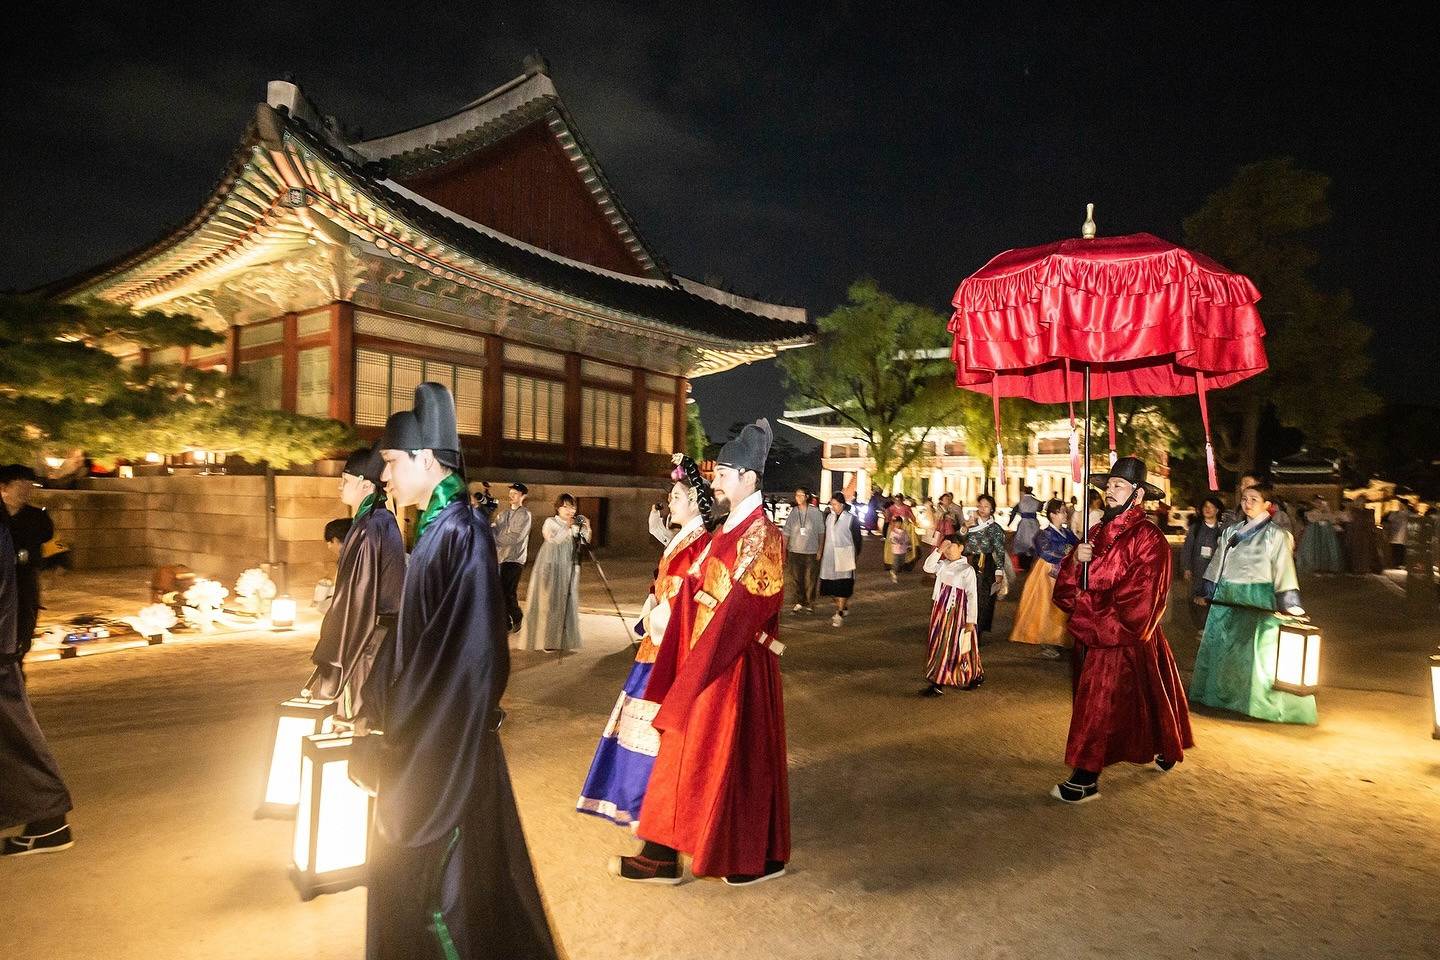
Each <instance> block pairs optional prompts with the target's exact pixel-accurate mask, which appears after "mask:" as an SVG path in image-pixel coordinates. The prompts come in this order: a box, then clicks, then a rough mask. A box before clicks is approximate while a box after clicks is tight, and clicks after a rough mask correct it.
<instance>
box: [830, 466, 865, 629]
mask: <svg viewBox="0 0 1440 960" xmlns="http://www.w3.org/2000/svg"><path fill="white" fill-rule="evenodd" d="M829 506H830V509H829V510H827V511H825V528H824V541H823V543H822V544H821V548H820V595H821V596H822V597H830V598H831V599H833V600H834V601H835V612H834V614H832V615H831V617H830V626H832V627H841V626H844V625H845V618H846V617H847V616H849V615H850V599H851V597H853V596H854V595H855V566H856V563H857V561H859V559H860V548H861V547H862V546H864V544H865V540H864V537H863V536H862V535H861V526H860V518H859V517H857V516H855V514H854V513H852V512H849V509H848V507H847V506H846V504H845V496H844V494H840V493H836V494H831V496H830V504H829Z"/></svg>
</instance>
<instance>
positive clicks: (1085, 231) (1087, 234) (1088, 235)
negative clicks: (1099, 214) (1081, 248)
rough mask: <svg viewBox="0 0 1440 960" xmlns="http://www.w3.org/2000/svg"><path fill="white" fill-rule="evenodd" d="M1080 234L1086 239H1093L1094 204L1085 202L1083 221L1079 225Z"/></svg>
mask: <svg viewBox="0 0 1440 960" xmlns="http://www.w3.org/2000/svg"><path fill="white" fill-rule="evenodd" d="M1080 236H1081V237H1083V238H1084V239H1086V240H1094V239H1095V204H1093V203H1087V204H1085V222H1084V223H1083V224H1081V226H1080Z"/></svg>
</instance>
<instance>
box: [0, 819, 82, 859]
mask: <svg viewBox="0 0 1440 960" xmlns="http://www.w3.org/2000/svg"><path fill="white" fill-rule="evenodd" d="M73 846H75V838H74V837H73V836H71V835H70V825H69V824H68V823H67V824H66V825H65V826H63V827H60V828H59V829H57V830H51V831H50V832H48V833H39V834H25V833H22V834H20V835H19V836H18V837H6V838H5V844H4V846H0V857H28V856H30V855H31V854H32V853H59V852H60V851H61V850H69V849H70V848H71V847H73Z"/></svg>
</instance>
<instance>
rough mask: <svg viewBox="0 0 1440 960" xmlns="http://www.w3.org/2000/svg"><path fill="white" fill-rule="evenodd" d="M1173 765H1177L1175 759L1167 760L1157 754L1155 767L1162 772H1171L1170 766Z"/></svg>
mask: <svg viewBox="0 0 1440 960" xmlns="http://www.w3.org/2000/svg"><path fill="white" fill-rule="evenodd" d="M1173 766H1175V761H1174V760H1166V759H1165V758H1164V757H1162V756H1160V755H1159V754H1156V755H1155V769H1157V770H1159V771H1160V772H1161V773H1169V772H1170V768H1171V767H1173Z"/></svg>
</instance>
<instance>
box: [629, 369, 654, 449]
mask: <svg viewBox="0 0 1440 960" xmlns="http://www.w3.org/2000/svg"><path fill="white" fill-rule="evenodd" d="M649 389H650V386H649V384H647V383H646V382H645V371H644V370H638V369H637V370H631V371H630V403H631V412H630V472H631V473H633V474H637V475H638V474H640V473H643V472H644V471H643V470H642V468H641V461H642V460H644V458H645V451H646V450H648V449H649V448H650V437H649V434H650V395H649Z"/></svg>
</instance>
